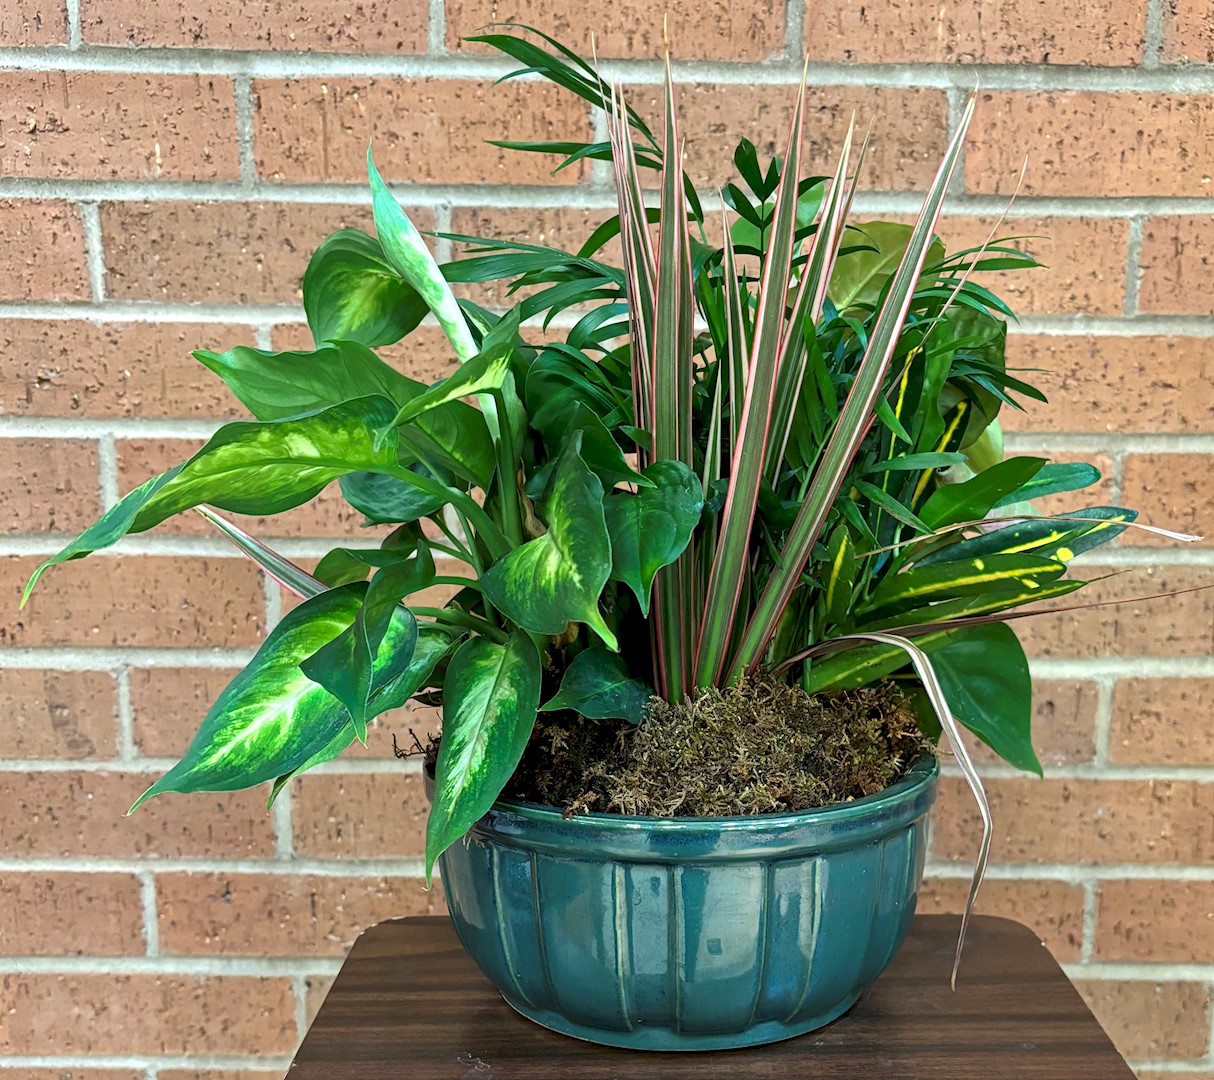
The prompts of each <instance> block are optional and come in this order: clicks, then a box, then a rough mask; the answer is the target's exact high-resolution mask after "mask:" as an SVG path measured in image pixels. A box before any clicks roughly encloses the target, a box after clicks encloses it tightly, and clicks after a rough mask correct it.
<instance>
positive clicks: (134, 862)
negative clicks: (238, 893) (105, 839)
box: [0, 856, 425, 884]
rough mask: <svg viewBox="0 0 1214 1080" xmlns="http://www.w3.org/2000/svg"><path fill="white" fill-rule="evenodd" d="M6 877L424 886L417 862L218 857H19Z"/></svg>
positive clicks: (9, 863)
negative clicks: (146, 874)
mask: <svg viewBox="0 0 1214 1080" xmlns="http://www.w3.org/2000/svg"><path fill="white" fill-rule="evenodd" d="M0 866H3V867H4V872H5V873H68V874H72V873H81V874H112V873H115V872H117V873H138V872H139V871H141V870H150V871H152V872H153V873H157V874H221V875H223V874H226V875H230V876H237V877H238V876H241V875H256V876H259V877H260V876H263V875H266V874H269V875H272V876H275V877H353V878H359V879H360V880H361V879H363V878H383V877H390V878H404V879H407V880H416V881H417V882H418V883H419V884H421V883H423V882H424V881H425V873H424V866H423V861H422V859H420V858H399V859H388V858H383V859H307V858H300V859H295V860H294V861H293V862H291V863H289V864H288V863H284V862H283V861H282V860H280V859H277V858H274V857H272V856H267V857H266V858H264V859H225V858H223V857H222V856H208V857H205V858H203V857H197V858H174V859H170V858H156V859H154V860H153V859H146V858H145V859H139V858H134V857H132V858H125V859H119V858H94V857H88V856H84V857H81V856H76V857H74V858H61V859H40V858H27V857H25V856H22V857H21V858H19V859H0Z"/></svg>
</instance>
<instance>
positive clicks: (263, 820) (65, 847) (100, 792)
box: [0, 772, 274, 859]
mask: <svg viewBox="0 0 1214 1080" xmlns="http://www.w3.org/2000/svg"><path fill="white" fill-rule="evenodd" d="M156 778H157V774H156V773H121V772H52V773H10V774H9V775H8V777H7V778H6V780H5V782H4V785H3V787H0V803H2V804H3V812H0V856H2V857H5V858H14V857H15V858H38V857H50V858H77V857H79V856H81V855H89V856H96V857H101V858H106V857H108V858H124V857H131V856H139V857H152V858H155V857H158V856H159V857H164V858H175V857H186V856H189V857H199V856H210V857H222V858H229V859H240V858H254V857H265V856H269V855H273V853H274V830H273V825H272V821H271V818H270V816H269V815H268V814H267V813H266V808H265V794H266V793H265V792H264V791H262V790H260V789H258V790H253V791H234V792H219V793H207V794H193V795H178V794H168V795H161V796H158V797H156V798H154V799H151V800H149V801H148V802H146V803H145V804H144V805H143V806H141V807H140V808H139V809H138V810H137V811H136V812H135V813H134V814H132V815H130V816H129V817H128V816H127V810H128V809H129V808H130V806H131V804H132V803H133V802H134V801H135V799H136V798H138V797H139V795H140V794H142V792H143V791H144V790H145V789H146V788H147V787H148V786H149V785H150V784H151V783H152V782H153V781H154V780H155V779H156Z"/></svg>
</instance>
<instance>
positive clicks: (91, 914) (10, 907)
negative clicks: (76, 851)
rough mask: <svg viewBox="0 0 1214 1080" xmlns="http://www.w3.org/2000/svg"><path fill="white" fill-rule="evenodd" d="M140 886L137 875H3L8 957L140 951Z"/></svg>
mask: <svg viewBox="0 0 1214 1080" xmlns="http://www.w3.org/2000/svg"><path fill="white" fill-rule="evenodd" d="M139 888H140V886H139V879H138V878H137V877H136V876H135V875H134V874H108V873H100V874H66V873H49V872H47V873H43V872H39V871H35V872H31V873H20V874H18V873H11V872H9V873H5V874H4V875H2V876H0V942H3V947H4V952H5V955H7V956H78V955H84V954H87V955H89V956H123V955H130V954H138V953H142V952H144V950H145V943H144V939H143V906H142V901H141V900H140V893H139ZM3 1076H4V1074H3V1073H2V1072H0V1077H3Z"/></svg>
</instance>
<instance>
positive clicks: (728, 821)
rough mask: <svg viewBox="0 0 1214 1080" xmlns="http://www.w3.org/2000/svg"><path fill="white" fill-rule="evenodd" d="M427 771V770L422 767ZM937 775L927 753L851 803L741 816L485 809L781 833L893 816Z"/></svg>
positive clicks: (546, 818)
mask: <svg viewBox="0 0 1214 1080" xmlns="http://www.w3.org/2000/svg"><path fill="white" fill-rule="evenodd" d="M427 771H428V770H427ZM939 774H940V762H939V760H938V759H937V757H936V755H935V754H933V753H931V752H930V751H928V752H925V753H923V754H921V755H920V756H919V757H918V758H916V759H915V761H914V762H913V763H912V764H911V766H910V768H909V769H907V771H906V774H905V775H904V776H903V777H902V779H901V780H898V781H896V782H895V783H893V784H890V786H889V787H887V788H885V789H884V790H883V791H878V792H877V793H876V794H874V795H865V796H863V797H862V798H859V799H853V800H852V801H851V802H845V803H832V804H831V805H830V806H820V807H814V808H813V809H811V810H797V811H795V812H793V813H783V814H745V815H737V814H735V815H732V816H729V817H640V816H635V815H628V814H605V813H598V812H594V811H590V812H587V813H584V814H575V815H573V816H572V817H565V815H564V813H563V812H562V811H561V810H557V809H554V808H553V807H550V806H544V805H542V804H540V803H532V802H525V801H523V800H521V799H509V798H499V799H498V800H497V801H496V802H494V804H493V807H492V809H491V810H490V813H491V814H492V813H499V814H508V815H510V816H512V817H514V818H518V819H522V820H524V821H529V822H533V823H535V824H538V825H550V826H564V827H566V828H568V827H570V826H573V827H576V828H582V829H587V828H593V829H595V830H596V831H598V830H603V831H607V832H627V833H635V832H636V830H637V829H645V830H648V831H654V830H657V831H660V832H684V833H686V832H694V831H696V830H699V829H703V830H706V831H711V832H712V833H715V834H719V833H722V832H734V831H750V830H753V829H756V828H761V829H764V830H773V831H777V832H782V831H784V830H791V829H798V830H799V829H804V828H806V827H807V826H809V827H812V826H815V825H819V824H821V825H824V826H835V827H837V826H846V825H848V824H852V823H854V822H856V820H857V819H864V820H867V819H869V818H871V817H872V816H873V813H874V811H876V812H877V814H878V815H879V816H882V817H884V816H886V815H887V814H897V813H898V811H899V810H901V809H902V808H903V807H906V806H908V805H909V804H911V803H914V802H917V801H918V800H919V799H920V797H921V796H922V794H923V791H924V789H925V788H928V787H931V786H932V785H933V784H934V783H935V781H936V779H937V777H938V776H939ZM432 779H433V777H431V780H432Z"/></svg>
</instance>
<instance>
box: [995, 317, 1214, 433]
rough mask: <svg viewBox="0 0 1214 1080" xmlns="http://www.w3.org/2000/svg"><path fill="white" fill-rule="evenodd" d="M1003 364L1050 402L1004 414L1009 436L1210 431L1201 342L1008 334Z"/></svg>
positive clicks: (1207, 365) (1206, 358)
mask: <svg viewBox="0 0 1214 1080" xmlns="http://www.w3.org/2000/svg"><path fill="white" fill-rule="evenodd" d="M1007 363H1008V366H1009V367H1014V368H1020V369H1021V370H1022V371H1023V372H1024V373H1025V374H1023V375H1022V376H1021V377H1022V378H1027V379H1028V380H1029V381H1031V382H1032V383H1033V384H1034V385H1035V386H1037V387H1038V389H1040V390H1041V391H1042V392H1043V393H1045V395H1046V396H1047V397H1048V398H1049V403H1048V404H1042V403H1041V402H1026V403H1025V404H1026V408H1027V411H1026V412H1023V413H1022V412H1017V411H1016V410H1014V409H1004V410H1003V412H1002V413H1001V414H1000V419H1001V420H1002V422H1003V426H1004V427H1005V428H1006V429H1007V430H1009V431H1042V432H1060V431H1068V432H1070V431H1073V432H1110V431H1111V432H1118V431H1121V432H1144V431H1146V432H1163V431H1174V432H1182V433H1185V434H1193V433H1197V432H1209V431H1214V359H1212V358H1211V355H1210V348H1209V343H1208V342H1207V340H1206V339H1205V338H1195V337H1160V338H1152V337H1118V336H1113V335H1109V336H1092V337H1088V336H1075V337H1069V336H1062V335H1053V334H1051V335H1048V336H1046V335H1021V334H1013V335H1012V336H1011V337H1009V338H1008V350H1007Z"/></svg>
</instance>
